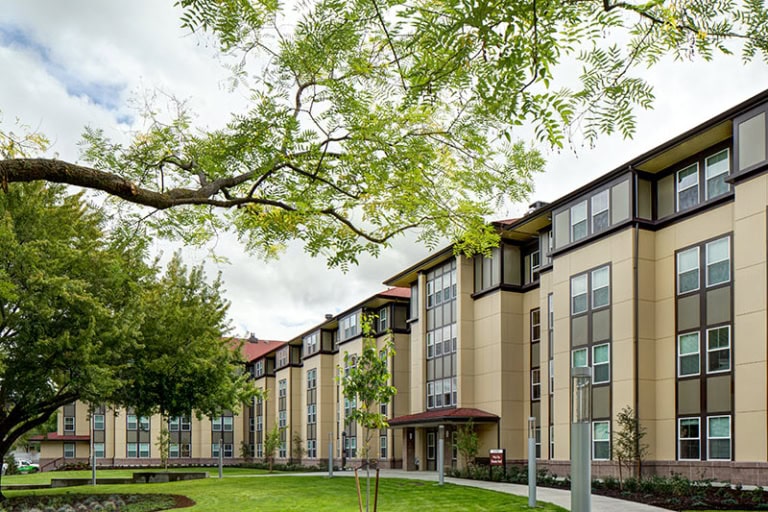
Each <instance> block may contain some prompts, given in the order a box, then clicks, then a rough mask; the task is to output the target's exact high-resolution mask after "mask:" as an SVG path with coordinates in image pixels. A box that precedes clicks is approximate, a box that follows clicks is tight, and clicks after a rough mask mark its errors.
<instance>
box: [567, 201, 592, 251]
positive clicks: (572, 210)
mask: <svg viewBox="0 0 768 512" xmlns="http://www.w3.org/2000/svg"><path fill="white" fill-rule="evenodd" d="M582 206H583V207H584V218H583V219H582V218H581V212H579V217H578V218H579V220H578V221H576V220H575V219H576V215H575V213H576V212H577V211H578V210H580V209H581V207H582ZM588 219H589V206H588V200H587V199H584V200H583V201H579V202H578V203H576V204H574V205H573V206H571V207H570V223H571V225H570V235H571V243H574V242H578V241H579V240H584V239H585V238H587V237H588V236H589V221H588ZM582 223H583V224H584V234H583V235H582V236H580V237H578V238H576V227H577V226H579V225H580V224H582Z"/></svg>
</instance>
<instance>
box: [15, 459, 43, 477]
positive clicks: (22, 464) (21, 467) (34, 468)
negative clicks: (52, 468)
mask: <svg viewBox="0 0 768 512" xmlns="http://www.w3.org/2000/svg"><path fill="white" fill-rule="evenodd" d="M16 464H17V469H18V471H19V473H22V474H25V473H37V472H38V471H40V465H39V464H35V463H34V462H32V461H30V460H25V459H20V460H18V461H17V462H16Z"/></svg>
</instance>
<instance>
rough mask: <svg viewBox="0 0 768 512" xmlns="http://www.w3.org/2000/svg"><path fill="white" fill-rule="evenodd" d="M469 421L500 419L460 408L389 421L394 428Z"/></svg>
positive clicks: (428, 412) (427, 412)
mask: <svg viewBox="0 0 768 512" xmlns="http://www.w3.org/2000/svg"><path fill="white" fill-rule="evenodd" d="M469 420H472V421H475V422H479V423H487V422H491V423H494V422H497V421H499V417H498V416H496V415H495V414H491V413H489V412H485V411H481V410H480V409H472V408H469V407H460V408H458V409H436V410H432V411H426V412H420V413H417V414H408V415H406V416H398V417H397V418H392V419H391V420H389V424H390V426H393V427H398V426H402V427H405V426H410V425H416V424H424V423H435V424H437V423H465V422H467V421H469Z"/></svg>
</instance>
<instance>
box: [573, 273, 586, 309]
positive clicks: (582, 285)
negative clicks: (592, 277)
mask: <svg viewBox="0 0 768 512" xmlns="http://www.w3.org/2000/svg"><path fill="white" fill-rule="evenodd" d="M586 310H587V274H582V275H580V276H576V277H573V278H571V314H572V315H578V314H579V313H584V312H585V311H586Z"/></svg>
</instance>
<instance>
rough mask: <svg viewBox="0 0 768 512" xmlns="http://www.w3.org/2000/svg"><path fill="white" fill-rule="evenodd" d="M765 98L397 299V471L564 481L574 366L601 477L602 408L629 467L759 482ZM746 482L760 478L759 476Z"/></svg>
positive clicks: (636, 162)
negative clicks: (403, 383)
mask: <svg viewBox="0 0 768 512" xmlns="http://www.w3.org/2000/svg"><path fill="white" fill-rule="evenodd" d="M767 118H768V91H766V92H764V93H762V94H760V95H758V96H756V97H754V98H751V99H750V100H748V101H746V102H744V103H742V104H740V105H738V106H736V107H734V108H732V109H730V110H729V111H727V112H724V113H722V114H721V115H719V116H717V117H715V118H713V119H711V120H710V121H708V122H706V123H704V124H702V125H700V126H697V127H695V128H693V129H691V130H690V131H688V132H686V133H684V134H682V135H680V136H679V137H676V138H674V139H672V140H670V141H668V142H666V143H665V144H663V145H661V146H660V147H658V148H655V149H654V150H652V151H649V152H647V153H645V154H643V155H640V156H639V157H637V158H634V159H632V160H631V161H629V162H628V163H626V164H625V165H622V166H620V167H618V168H616V169H614V170H612V171H610V172H608V173H606V174H605V175H603V176H602V177H600V178H599V179H597V180H595V181H593V182H592V183H589V184H588V185H586V186H584V187H582V188H580V189H578V190H575V191H573V192H571V193H570V194H567V195H566V196H564V197H562V198H560V199H558V200H557V201H555V202H553V203H551V204H541V203H537V204H534V205H532V208H531V211H529V212H528V214H526V215H525V216H523V217H522V218H519V219H513V220H509V221H503V222H498V223H496V227H497V228H498V230H499V232H500V233H501V236H502V243H501V246H500V247H499V248H498V249H495V250H494V251H493V253H492V255H491V256H490V257H489V258H483V257H476V258H474V259H473V260H469V259H467V258H464V257H461V256H455V255H454V254H453V253H452V251H451V250H450V249H448V250H445V251H443V252H441V253H438V254H435V255H433V256H431V257H429V258H427V259H425V260H424V261H421V262H419V263H418V264H416V265H414V266H413V267H411V268H409V269H407V270H405V271H403V272H401V273H399V274H398V275H396V276H393V277H392V278H390V279H388V280H387V281H386V284H388V285H390V286H401V287H410V288H411V290H412V303H411V311H412V313H411V316H410V319H409V324H410V327H411V354H410V355H411V361H410V366H411V388H412V393H411V405H410V411H409V414H408V415H405V416H403V417H396V418H394V419H393V420H392V421H391V422H390V423H391V424H392V425H393V426H394V427H396V428H397V429H399V430H400V431H401V434H400V435H401V437H402V438H403V440H404V445H405V446H406V449H405V452H404V455H403V457H404V461H405V462H404V464H405V466H406V467H413V465H414V461H416V460H419V461H426V464H425V467H424V468H423V469H432V468H433V467H434V465H435V461H436V441H435V439H436V436H437V434H438V427H439V426H441V425H442V426H443V427H444V431H445V436H446V443H445V450H446V453H445V454H444V455H445V459H444V460H446V461H454V463H455V460H456V449H455V445H453V443H452V442H451V440H452V439H455V438H454V437H453V436H454V435H455V434H454V432H455V429H456V427H457V426H458V425H460V424H462V423H465V422H467V421H470V420H472V421H473V422H474V423H475V424H477V425H478V429H479V432H480V434H481V441H482V449H481V454H486V456H487V453H488V450H489V449H491V448H497V447H499V448H504V449H506V452H507V459H508V460H516V459H517V460H521V459H524V458H525V457H526V447H527V437H528V436H527V419H528V417H534V418H536V425H537V430H536V436H537V447H536V449H537V456H538V457H540V458H541V459H542V460H541V464H542V465H544V466H545V467H549V468H550V469H552V470H553V471H555V472H558V473H561V474H565V473H567V472H568V471H569V467H568V465H569V458H570V457H569V453H570V444H569V425H570V407H571V405H570V393H571V384H570V370H571V368H573V367H579V366H588V367H591V369H592V387H591V407H592V458H593V460H594V461H595V463H594V472H595V474H596V475H601V474H613V473H614V472H615V469H616V468H615V463H614V462H612V461H611V459H612V434H613V433H614V429H615V428H616V423H615V417H616V414H617V413H618V412H619V411H620V410H621V409H622V408H623V407H625V406H630V407H632V408H633V409H634V410H635V411H637V414H638V417H639V420H640V424H641V425H642V426H643V427H644V428H645V429H646V430H647V436H646V438H645V442H646V443H647V444H648V454H647V462H646V463H645V471H646V472H648V473H659V474H670V473H672V472H675V473H682V474H685V475H688V476H691V477H693V478H701V477H709V478H717V479H726V480H731V481H734V482H738V481H741V482H749V483H760V484H764V483H765V480H766V477H765V475H764V473H765V470H766V469H768V423H767V413H768V402H767V400H768V398H767V393H766V391H767V390H766V386H767V383H768V380H767V377H768V366H767V364H766V363H767V362H768V361H767V354H768V345H767V344H766V336H767V334H768V332H767V331H766V315H767V314H768V310H766V251H767V248H768V237H767V236H766V235H767V232H766V229H767V226H766V211H767V209H768V176H767V175H766V171H768V139H767V138H766V137H767V134H768V126H766V122H767ZM761 475H762V476H761Z"/></svg>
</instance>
